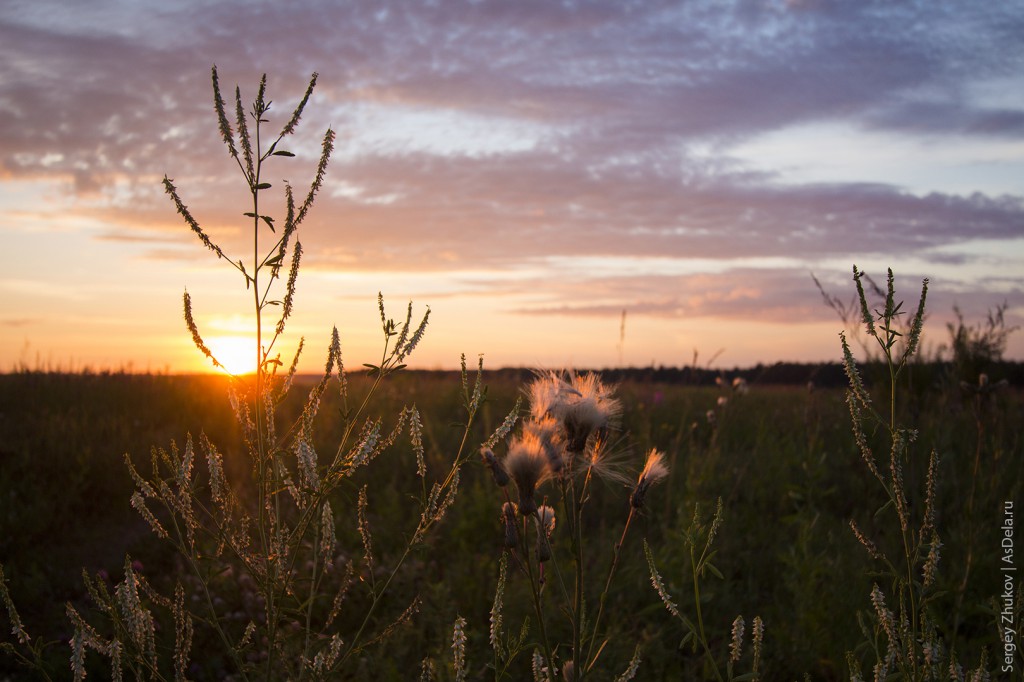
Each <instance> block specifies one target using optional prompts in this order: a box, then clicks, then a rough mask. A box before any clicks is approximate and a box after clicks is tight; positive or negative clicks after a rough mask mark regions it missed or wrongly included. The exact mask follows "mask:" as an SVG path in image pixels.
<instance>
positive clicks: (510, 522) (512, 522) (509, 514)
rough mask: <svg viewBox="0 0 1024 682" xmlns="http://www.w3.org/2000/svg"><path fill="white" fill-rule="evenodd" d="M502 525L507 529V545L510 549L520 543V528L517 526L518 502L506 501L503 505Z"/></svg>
mask: <svg viewBox="0 0 1024 682" xmlns="http://www.w3.org/2000/svg"><path fill="white" fill-rule="evenodd" d="M501 526H502V528H503V529H504V530H505V546H506V547H508V548H509V549H512V548H514V547H516V545H518V544H519V529H518V528H517V526H516V503H515V502H506V503H505V504H503V505H502V506H501Z"/></svg>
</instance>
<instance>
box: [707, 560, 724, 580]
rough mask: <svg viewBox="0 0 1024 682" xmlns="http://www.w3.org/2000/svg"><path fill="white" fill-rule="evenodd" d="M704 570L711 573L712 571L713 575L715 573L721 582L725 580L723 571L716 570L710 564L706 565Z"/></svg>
mask: <svg viewBox="0 0 1024 682" xmlns="http://www.w3.org/2000/svg"><path fill="white" fill-rule="evenodd" d="M704 568H706V569H708V570H709V571H711V572H712V573H714V574H715V576H716V577H717V578H719V579H721V580H725V576H723V575H722V572H721V571H719V570H718V569H717V568H715V565H714V564H712V563H710V562H708V563H706V564H704Z"/></svg>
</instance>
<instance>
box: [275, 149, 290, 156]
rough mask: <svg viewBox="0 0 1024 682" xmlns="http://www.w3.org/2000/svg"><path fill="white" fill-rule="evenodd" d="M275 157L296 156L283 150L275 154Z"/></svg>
mask: <svg viewBox="0 0 1024 682" xmlns="http://www.w3.org/2000/svg"><path fill="white" fill-rule="evenodd" d="M274 156H295V155H294V154H292V153H291V152H286V151H284V150H281V151H279V152H274Z"/></svg>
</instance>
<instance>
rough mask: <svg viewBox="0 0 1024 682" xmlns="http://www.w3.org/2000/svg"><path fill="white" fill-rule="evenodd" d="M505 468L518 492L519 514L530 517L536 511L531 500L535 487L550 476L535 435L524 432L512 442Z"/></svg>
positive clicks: (540, 444) (542, 448) (546, 460)
mask: <svg viewBox="0 0 1024 682" xmlns="http://www.w3.org/2000/svg"><path fill="white" fill-rule="evenodd" d="M505 468H506V470H507V471H508V473H509V476H511V478H512V480H513V482H515V484H516V490H517V491H519V513H520V514H522V515H523V516H530V515H531V514H533V513H534V512H535V511H537V503H536V502H535V501H534V499H533V495H534V492H535V491H536V489H537V486H538V485H540V484H541V483H543V482H544V481H545V480H546V479H547V477H548V475H549V474H550V468H549V467H548V459H547V455H545V454H544V445H543V444H542V443H541V441H540V438H538V437H537V435H536V434H534V433H531V432H530V431H526V432H524V433H523V435H522V436H520V437H519V438H515V439H513V440H512V442H511V444H509V447H508V455H507V456H506V457H505Z"/></svg>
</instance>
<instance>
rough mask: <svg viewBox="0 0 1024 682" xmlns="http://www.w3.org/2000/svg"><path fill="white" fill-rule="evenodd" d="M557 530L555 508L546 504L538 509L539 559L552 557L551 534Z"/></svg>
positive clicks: (542, 560) (544, 559)
mask: <svg viewBox="0 0 1024 682" xmlns="http://www.w3.org/2000/svg"><path fill="white" fill-rule="evenodd" d="M554 532H555V510H554V509H552V508H551V507H549V506H547V505H546V504H544V505H541V506H540V508H539V509H537V561H539V562H542V563H543V562H545V561H547V560H548V559H550V558H551V534H552V533H554Z"/></svg>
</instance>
